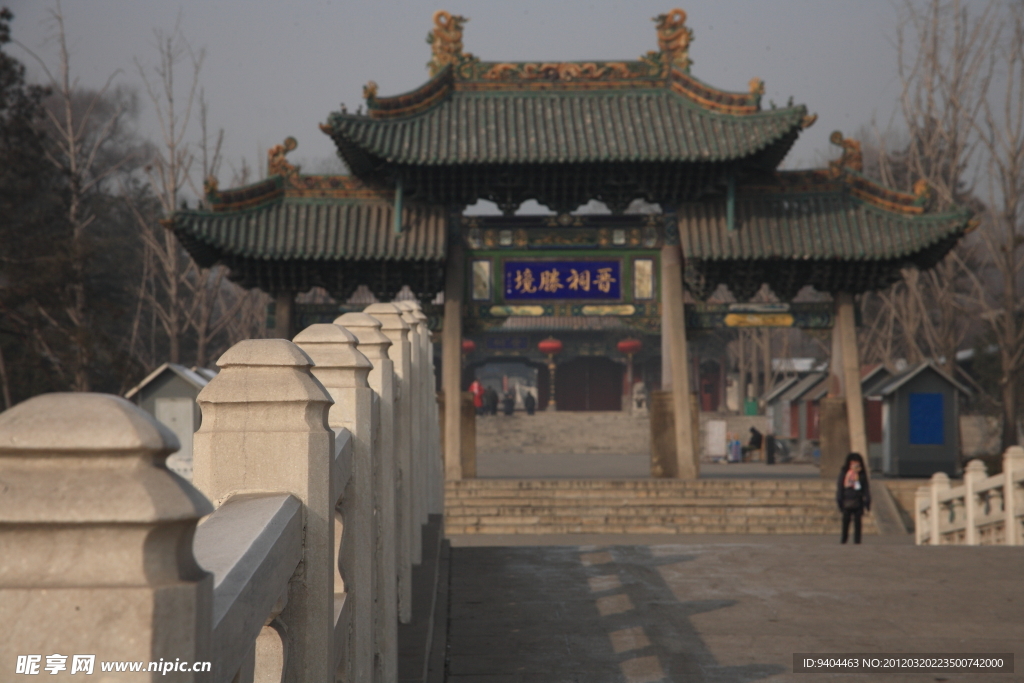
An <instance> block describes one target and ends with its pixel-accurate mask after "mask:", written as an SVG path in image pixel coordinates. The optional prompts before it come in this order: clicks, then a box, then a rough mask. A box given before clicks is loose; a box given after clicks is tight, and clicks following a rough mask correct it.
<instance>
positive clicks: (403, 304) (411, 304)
mask: <svg viewBox="0 0 1024 683" xmlns="http://www.w3.org/2000/svg"><path fill="white" fill-rule="evenodd" d="M392 303H394V304H395V305H396V306H398V307H399V308H400V309H402V310H403V311H418V310H420V305H419V302H416V301H409V300H408V299H407V300H405V301H394V302H392Z"/></svg>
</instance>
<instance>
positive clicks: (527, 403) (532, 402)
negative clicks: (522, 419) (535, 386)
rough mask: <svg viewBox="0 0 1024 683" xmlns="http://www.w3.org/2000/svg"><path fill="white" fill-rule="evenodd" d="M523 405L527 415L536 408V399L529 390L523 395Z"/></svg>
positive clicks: (531, 413)
mask: <svg viewBox="0 0 1024 683" xmlns="http://www.w3.org/2000/svg"><path fill="white" fill-rule="evenodd" d="M523 407H524V408H526V414H527V415H533V411H534V410H536V409H537V399H535V398H534V397H533V394H531V393H530V392H526V395H525V396H523Z"/></svg>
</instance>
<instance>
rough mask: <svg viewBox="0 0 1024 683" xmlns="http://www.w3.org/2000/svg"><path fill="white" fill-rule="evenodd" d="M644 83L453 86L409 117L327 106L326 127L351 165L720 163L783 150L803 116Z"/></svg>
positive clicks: (803, 111) (801, 109)
mask: <svg viewBox="0 0 1024 683" xmlns="http://www.w3.org/2000/svg"><path fill="white" fill-rule="evenodd" d="M645 85H647V86H648V87H646V88H643V89H639V88H634V89H621V90H615V89H606V90H592V91H590V90H548V91H539V92H538V91H526V92H523V91H506V92H464V91H460V90H452V91H451V92H450V93H448V95H447V96H446V97H444V98H443V99H440V100H439V101H438V102H437V103H436V104H433V105H432V106H431V107H430V108H428V109H427V110H426V111H423V112H419V113H416V114H414V115H410V116H404V117H393V118H386V119H379V118H373V117H371V116H361V115H353V114H341V113H335V114H331V116H330V118H329V120H328V125H327V126H326V127H325V131H327V132H329V134H330V135H331V136H332V137H333V138H334V140H335V142H336V143H337V145H338V148H339V150H340V151H341V153H342V155H343V156H344V157H345V159H346V161H347V162H348V163H349V165H350V167H351V168H352V169H353V171H355V172H356V173H360V172H361V171H362V168H361V167H362V166H368V165H370V164H372V162H371V161H370V159H368V157H370V158H376V159H379V160H382V161H384V162H386V163H388V164H402V165H419V166H424V165H425V166H442V165H452V164H566V163H595V162H597V163H603V162H654V163H657V162H669V163H678V162H717V161H729V160H735V159H743V158H747V157H750V156H753V155H756V154H758V153H760V152H763V151H765V150H766V149H767V148H769V147H771V146H772V145H776V144H783V145H784V147H785V149H788V148H789V146H790V145H791V144H792V142H793V140H795V139H796V134H797V132H798V131H799V130H800V128H801V126H802V122H803V119H804V117H805V116H806V114H807V110H806V108H804V107H802V106H797V107H789V108H786V109H779V110H771V111H763V112H760V111H759V112H756V113H751V114H744V115H734V114H726V113H719V112H715V111H709V110H708V109H706V108H705V107H702V106H700V105H698V104H695V103H694V102H693V101H692V100H690V99H688V98H687V97H684V96H682V95H680V94H678V93H676V92H674V91H672V90H671V89H669V88H666V87H650V86H651V84H649V83H648V84H645ZM782 154H784V150H783V151H782V153H781V154H778V158H779V159H781V156H782ZM773 157H774V155H773ZM773 166H774V164H773Z"/></svg>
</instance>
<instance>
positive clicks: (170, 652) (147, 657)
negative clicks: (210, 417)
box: [0, 394, 213, 681]
mask: <svg viewBox="0 0 1024 683" xmlns="http://www.w3.org/2000/svg"><path fill="white" fill-rule="evenodd" d="M177 449H178V440H177V438H176V437H175V436H174V434H172V433H171V431H170V430H169V429H167V428H166V427H164V426H163V425H161V424H159V423H158V422H156V421H154V420H153V419H152V418H151V417H150V416H149V415H148V414H146V413H145V412H143V411H142V410H141V409H140V408H138V407H136V406H135V405H133V404H131V403H129V402H128V401H125V400H124V399H122V398H119V397H117V396H109V395H105V394H46V395H42V396H37V397H35V398H32V399H29V400H28V401H25V402H24V403H21V404H19V405H17V406H15V407H13V408H11V409H10V410H8V411H6V412H4V413H3V414H0V482H2V483H0V623H2V624H3V627H2V629H0V631H2V635H0V667H2V668H0V672H2V673H0V678H3V679H4V680H12V678H11V677H16V678H21V676H16V671H18V672H21V673H27V674H30V675H31V674H37V675H42V676H43V677H45V678H49V674H58V675H60V676H61V679H60V680H64V678H63V677H64V676H70V675H72V674H78V673H81V674H83V675H84V676H87V675H89V674H99V673H100V664H99V661H109V660H130V661H145V662H158V661H159V660H161V659H163V660H164V661H165V662H176V661H177V660H182V661H185V660H188V661H189V662H190V663H191V662H199V661H209V660H210V653H209V650H208V649H207V648H208V647H209V643H210V627H211V626H210V624H211V619H212V616H211V615H212V601H213V597H212V595H213V592H212V591H213V581H212V577H211V576H210V575H209V574H207V573H206V572H205V571H203V570H202V569H201V568H200V567H199V565H198V564H197V563H196V561H195V558H194V557H193V555H192V552H191V549H192V539H193V535H194V533H195V529H196V523H197V521H198V520H199V518H200V517H202V516H203V515H205V514H208V513H209V512H211V511H212V510H213V508H212V507H211V505H210V503H209V502H208V501H207V500H206V499H205V498H204V497H203V496H202V495H201V494H200V493H199V492H198V491H196V490H195V489H194V488H192V486H191V485H190V484H189V483H188V482H187V481H185V480H184V479H181V478H179V477H178V476H176V475H174V474H171V472H169V471H168V470H167V469H166V467H165V466H164V461H165V460H166V458H167V456H168V455H169V454H170V453H172V452H173V451H176V450H177ZM90 657H91V658H92V660H91V661H90V659H89V658H90ZM97 660H99V661H97ZM50 667H53V668H52V669H51V668H50ZM205 675H206V674H202V673H200V674H192V673H181V672H177V673H176V674H175V676H176V677H175V678H174V680H177V681H196V680H206V678H205ZM100 677H102V674H101V675H100ZM71 680H76V679H71ZM86 680H90V679H86ZM168 680H170V679H168Z"/></svg>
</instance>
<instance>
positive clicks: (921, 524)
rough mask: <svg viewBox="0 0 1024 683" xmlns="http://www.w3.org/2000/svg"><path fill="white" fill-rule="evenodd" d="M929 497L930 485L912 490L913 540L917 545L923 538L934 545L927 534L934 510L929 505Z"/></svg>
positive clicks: (929, 530)
mask: <svg viewBox="0 0 1024 683" xmlns="http://www.w3.org/2000/svg"><path fill="white" fill-rule="evenodd" d="M931 497H932V488H931V485H928V486H919V487H918V489H917V491H915V492H914V536H915V539H914V541H915V543H916V544H917V545H922V544H923V543H924V541H925V540H927V541H928V543H929V544H930V545H934V543H933V541H932V540H931V538H929V536H928V535H929V534H930V533H931V528H932V517H933V516H934V515H935V511H934V510H932V509H931V508H930V507H929V505H930V504H931Z"/></svg>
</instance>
